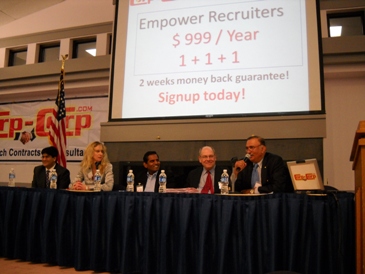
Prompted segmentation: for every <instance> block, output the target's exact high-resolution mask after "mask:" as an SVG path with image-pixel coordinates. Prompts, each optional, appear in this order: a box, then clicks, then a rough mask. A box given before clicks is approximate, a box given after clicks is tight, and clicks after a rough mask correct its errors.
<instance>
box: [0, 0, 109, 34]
mask: <svg viewBox="0 0 365 274" xmlns="http://www.w3.org/2000/svg"><path fill="white" fill-rule="evenodd" d="M114 9H115V6H114V5H113V0H66V1H64V2H61V3H59V4H57V5H54V6H51V7H49V8H46V9H44V10H41V11H39V12H36V13H33V14H30V15H28V16H25V17H23V18H21V19H20V20H15V21H13V22H11V23H8V24H5V25H3V26H1V27H0V39H1V38H6V37H13V36H19V35H27V34H30V33H37V32H47V31H52V30H55V29H67V28H74V27H75V26H86V25H93V24H99V23H104V22H112V21H114Z"/></svg>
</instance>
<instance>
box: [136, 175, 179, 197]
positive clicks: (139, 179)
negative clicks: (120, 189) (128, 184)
mask: <svg viewBox="0 0 365 274" xmlns="http://www.w3.org/2000/svg"><path fill="white" fill-rule="evenodd" d="M165 173H166V176H167V183H166V188H173V187H175V180H174V175H173V174H172V173H171V172H169V171H167V170H165ZM160 174H161V170H159V171H158V172H157V175H156V182H155V191H154V192H158V188H159V186H160V184H159V182H158V176H160ZM138 183H141V185H143V191H144V189H145V188H146V184H147V170H146V171H143V172H141V173H139V174H137V175H136V177H135V178H134V191H135V192H136V191H137V186H138Z"/></svg>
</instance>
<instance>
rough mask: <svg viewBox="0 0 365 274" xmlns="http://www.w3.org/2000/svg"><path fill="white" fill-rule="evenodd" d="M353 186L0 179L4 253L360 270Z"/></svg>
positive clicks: (198, 265)
mask: <svg viewBox="0 0 365 274" xmlns="http://www.w3.org/2000/svg"><path fill="white" fill-rule="evenodd" d="M354 207H355V206H354V195H353V194H352V193H329V194H328V195H327V196H308V195H299V194H272V195H270V194H269V195H263V196H244V197H243V196H221V195H203V194H170V193H168V194H166V193H165V194H158V193H126V192H105V193H104V192H101V193H83V192H80V193H78V192H68V191H62V190H45V189H31V188H9V187H0V256H1V257H7V258H10V259H22V260H26V261H31V262H42V263H50V264H58V265H60V266H69V267H74V268H75V269H76V270H95V271H108V272H121V273H123V274H125V273H137V272H140V273H151V274H156V273H161V274H163V273H168V274H170V273H180V274H186V273H197V274H199V273H209V274H210V273H227V274H228V273H252V274H260V273H267V272H271V271H278V270H291V271H296V272H299V273H310V274H313V273H318V274H323V273H329V274H336V273H344V274H349V273H355V213H354V210H355V208H354Z"/></svg>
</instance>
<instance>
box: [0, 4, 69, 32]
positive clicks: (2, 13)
mask: <svg viewBox="0 0 365 274" xmlns="http://www.w3.org/2000/svg"><path fill="white" fill-rule="evenodd" d="M63 1H65V0H0V26H3V25H5V24H8V23H11V22H13V21H15V20H17V19H20V18H22V17H25V16H27V15H29V14H32V13H35V12H37V11H40V10H42V9H45V8H48V7H50V6H53V5H56V4H58V3H60V2H63Z"/></svg>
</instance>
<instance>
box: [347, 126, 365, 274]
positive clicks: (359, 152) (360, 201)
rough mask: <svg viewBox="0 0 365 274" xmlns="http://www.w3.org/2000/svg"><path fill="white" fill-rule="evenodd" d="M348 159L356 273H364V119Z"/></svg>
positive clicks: (357, 131)
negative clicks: (353, 206) (351, 173)
mask: <svg viewBox="0 0 365 274" xmlns="http://www.w3.org/2000/svg"><path fill="white" fill-rule="evenodd" d="M350 161H353V164H352V169H353V170H354V171H355V203H356V273H357V274H360V273H365V267H364V263H365V121H360V122H359V125H358V128H357V130H356V133H355V138H354V143H353V145H352V150H351V156H350Z"/></svg>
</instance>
